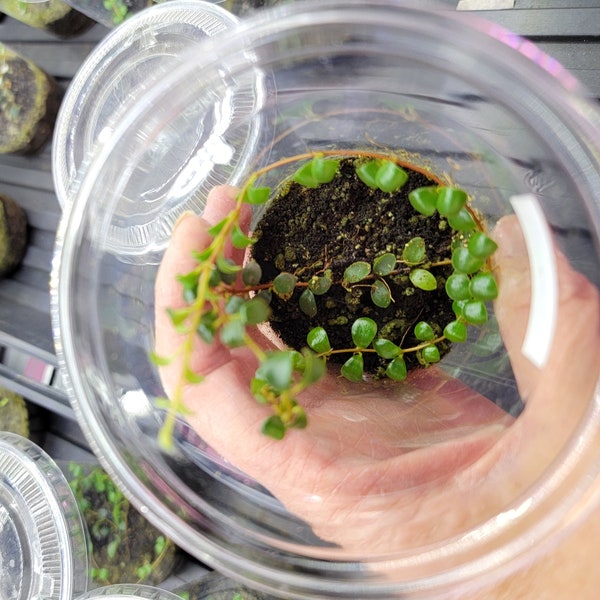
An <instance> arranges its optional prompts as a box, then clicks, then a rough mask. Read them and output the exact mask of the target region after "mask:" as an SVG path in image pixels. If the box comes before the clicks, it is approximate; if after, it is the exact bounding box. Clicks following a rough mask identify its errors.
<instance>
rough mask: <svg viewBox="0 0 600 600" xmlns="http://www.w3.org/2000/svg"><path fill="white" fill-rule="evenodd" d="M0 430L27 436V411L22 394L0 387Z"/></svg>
mask: <svg viewBox="0 0 600 600" xmlns="http://www.w3.org/2000/svg"><path fill="white" fill-rule="evenodd" d="M0 431H10V432H12V433H16V434H18V435H20V436H23V437H29V413H28V411H27V404H26V403H25V399H24V398H23V396H21V395H19V394H17V393H15V392H13V391H11V390H9V389H6V388H3V387H0Z"/></svg>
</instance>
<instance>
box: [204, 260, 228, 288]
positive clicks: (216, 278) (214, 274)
mask: <svg viewBox="0 0 600 600" xmlns="http://www.w3.org/2000/svg"><path fill="white" fill-rule="evenodd" d="M228 277H234V275H232V274H230V275H228ZM221 281H222V277H221V272H220V271H219V269H217V266H216V265H211V267H210V276H209V278H208V285H209V286H210V287H217V286H218V285H219V284H220V283H221Z"/></svg>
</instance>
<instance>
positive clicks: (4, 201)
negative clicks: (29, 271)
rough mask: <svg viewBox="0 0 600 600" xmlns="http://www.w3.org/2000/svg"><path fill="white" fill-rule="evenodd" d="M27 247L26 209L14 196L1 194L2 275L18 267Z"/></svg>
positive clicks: (0, 273)
mask: <svg viewBox="0 0 600 600" xmlns="http://www.w3.org/2000/svg"><path fill="white" fill-rule="evenodd" d="M26 249H27V217H26V216H25V211H24V210H23V209H22V208H21V207H20V206H19V205H18V204H17V203H16V202H15V201H14V200H13V199H12V198H10V197H9V196H6V195H5V194H0V277H3V276H5V275H8V274H9V273H11V272H12V271H14V269H16V267H17V266H18V265H19V263H20V262H21V260H22V258H23V255H24V254H25V250H26Z"/></svg>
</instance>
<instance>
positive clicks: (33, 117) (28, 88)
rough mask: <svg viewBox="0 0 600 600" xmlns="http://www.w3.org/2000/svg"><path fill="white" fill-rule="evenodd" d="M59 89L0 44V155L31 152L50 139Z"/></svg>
mask: <svg viewBox="0 0 600 600" xmlns="http://www.w3.org/2000/svg"><path fill="white" fill-rule="evenodd" d="M60 99H61V94H60V88H59V87H58V84H57V83H56V81H54V79H53V78H52V77H50V75H48V74H47V73H45V72H44V71H43V70H42V69H40V68H39V67H38V66H37V65H35V64H34V63H33V62H32V61H31V60H29V59H27V58H25V57H23V56H20V55H19V54H18V53H16V52H15V51H14V50H12V49H10V48H9V47H8V46H6V45H5V44H2V43H0V153H1V154H6V153H30V152H35V151H36V150H38V149H39V148H40V147H41V146H42V145H43V144H44V143H45V142H46V141H47V140H48V138H49V137H50V134H51V133H52V130H53V128H54V120H55V118H56V113H57V112H58V107H59V106H60Z"/></svg>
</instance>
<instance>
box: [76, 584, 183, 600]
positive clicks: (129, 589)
mask: <svg viewBox="0 0 600 600" xmlns="http://www.w3.org/2000/svg"><path fill="white" fill-rule="evenodd" d="M92 598H104V600H180V599H181V596H176V595H175V594H172V593H171V592H168V591H166V590H163V589H160V588H157V587H153V586H150V585H138V584H136V583H120V584H116V585H107V586H105V587H101V588H97V589H95V590H92V591H89V592H87V593H85V594H83V596H79V597H78V598H76V599H75V600H91V599H92Z"/></svg>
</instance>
